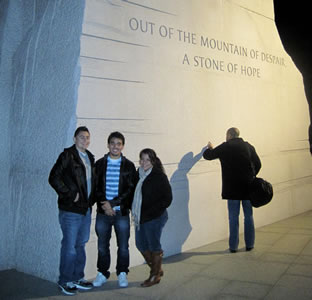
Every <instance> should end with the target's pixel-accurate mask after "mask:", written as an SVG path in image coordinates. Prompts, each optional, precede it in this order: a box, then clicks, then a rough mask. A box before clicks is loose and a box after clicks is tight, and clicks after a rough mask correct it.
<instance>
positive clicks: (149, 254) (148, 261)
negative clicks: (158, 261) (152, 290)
mask: <svg viewBox="0 0 312 300" xmlns="http://www.w3.org/2000/svg"><path fill="white" fill-rule="evenodd" d="M141 254H142V256H143V257H144V259H145V261H146V264H147V265H148V266H149V267H150V268H151V269H152V252H151V251H149V250H146V251H144V252H141ZM163 254H164V252H163V251H162V252H161V256H163ZM159 276H164V271H163V270H162V269H160V271H159Z"/></svg>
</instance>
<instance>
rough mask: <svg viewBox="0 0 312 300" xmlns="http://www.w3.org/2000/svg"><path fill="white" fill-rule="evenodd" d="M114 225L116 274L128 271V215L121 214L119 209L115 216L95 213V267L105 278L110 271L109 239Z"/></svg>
mask: <svg viewBox="0 0 312 300" xmlns="http://www.w3.org/2000/svg"><path fill="white" fill-rule="evenodd" d="M112 227H114V230H115V234H116V238H117V247H118V250H117V266H116V271H117V275H119V274H120V273H121V272H125V273H127V274H128V272H129V238H130V219H129V215H126V216H122V215H121V212H120V211H116V215H115V216H107V215H105V214H100V213H98V214H97V215H96V223H95V232H96V235H97V237H98V261H97V268H98V271H99V272H101V273H102V274H103V275H104V276H105V277H106V278H109V276H110V272H109V268H110V263H111V256H110V249H109V245H110V239H111V236H112Z"/></svg>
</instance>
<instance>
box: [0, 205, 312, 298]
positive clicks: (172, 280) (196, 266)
mask: <svg viewBox="0 0 312 300" xmlns="http://www.w3.org/2000/svg"><path fill="white" fill-rule="evenodd" d="M241 244H242V243H241ZM227 248H228V243H227V240H223V241H219V242H216V243H212V244H209V245H206V246H204V247H201V248H198V249H193V250H192V251H189V252H186V253H183V254H179V255H176V256H172V257H169V258H166V259H165V260H164V265H163V270H164V272H165V275H164V277H163V280H162V281H161V282H160V284H159V285H156V286H153V287H150V288H141V287H140V286H139V285H140V283H141V282H142V281H143V280H144V279H146V278H147V277H148V268H147V266H146V265H141V266H138V267H133V268H131V271H130V273H129V276H128V279H129V287H128V288H124V289H120V288H119V287H118V284H117V281H116V275H115V274H112V276H111V278H110V279H109V281H108V282H107V283H106V284H105V285H104V286H102V287H100V288H94V289H92V290H91V291H88V292H79V293H78V294H77V295H76V296H72V298H74V299H94V300H96V299H101V300H104V299H121V300H123V299H133V300H134V299H135V300H140V299H168V300H169V299H170V300H174V299H179V300H182V299H231V300H235V299H274V300H277V299H283V300H287V299H291V300H293V299H297V300H305V299H312V211H310V212H306V213H304V214H301V215H299V216H296V217H292V218H289V219H286V220H283V221H280V222H277V223H274V224H271V225H269V226H265V227H261V228H259V229H257V231H256V247H255V249H254V250H253V251H251V252H245V249H244V248H241V249H240V250H239V251H238V252H237V253H235V254H231V253H229V252H228V251H227ZM68 297H71V296H65V295H63V294H62V293H61V292H60V291H59V290H58V288H57V286H56V284H54V283H51V282H49V281H46V280H42V279H39V278H36V277H34V276H30V275H26V274H23V273H20V272H16V271H14V270H7V271H1V272H0V299H1V300H2V299H3V300H6V299H65V298H67V299H68Z"/></svg>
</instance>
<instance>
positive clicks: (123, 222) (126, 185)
mask: <svg viewBox="0 0 312 300" xmlns="http://www.w3.org/2000/svg"><path fill="white" fill-rule="evenodd" d="M124 144H125V138H124V136H123V135H122V134H121V133H120V132H113V133H111V134H110V135H109V137H108V144H107V147H108V150H109V152H108V154H106V155H104V157H102V158H101V159H99V160H98V161H97V162H96V164H95V170H96V178H97V179H96V191H95V199H96V202H97V215H96V223H95V231H96V234H97V237H98V260H97V268H98V274H97V276H96V278H95V280H94V281H93V285H94V286H95V287H99V286H102V285H103V284H104V283H105V282H106V281H107V279H108V278H109V277H110V272H109V268H110V264H111V256H110V239H111V234H112V227H114V229H115V233H116V239H117V246H118V252H117V266H116V271H117V276H118V283H119V286H120V287H122V288H125V287H127V286H128V279H127V274H128V272H129V237H130V218H129V209H130V208H131V204H132V200H133V193H134V187H135V166H134V164H133V163H132V162H131V161H130V160H128V159H127V158H126V157H125V156H123V155H122V150H123V148H124Z"/></svg>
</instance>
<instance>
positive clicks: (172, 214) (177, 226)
mask: <svg viewBox="0 0 312 300" xmlns="http://www.w3.org/2000/svg"><path fill="white" fill-rule="evenodd" d="M203 152H204V148H203V149H202V151H201V152H200V153H198V154H196V155H195V156H194V154H193V152H188V153H186V154H185V155H184V156H183V157H182V158H181V160H180V162H179V164H178V169H177V170H176V171H175V172H174V173H173V174H172V176H171V178H170V184H171V187H172V194H173V201H172V204H171V206H170V207H169V209H168V214H169V220H168V222H167V224H166V226H165V228H164V232H163V235H162V244H163V248H164V250H165V255H166V256H169V255H172V254H176V253H181V252H182V246H183V244H184V243H185V241H186V240H187V238H188V236H189V235H190V233H191V231H192V225H191V223H190V218H189V200H190V188H189V181H188V177H187V174H188V173H189V171H190V170H191V169H192V168H193V166H194V165H195V164H196V163H197V162H198V161H199V160H200V159H201V157H202V155H203Z"/></svg>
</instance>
